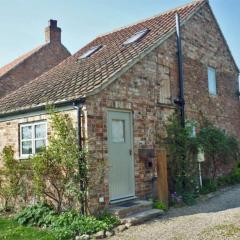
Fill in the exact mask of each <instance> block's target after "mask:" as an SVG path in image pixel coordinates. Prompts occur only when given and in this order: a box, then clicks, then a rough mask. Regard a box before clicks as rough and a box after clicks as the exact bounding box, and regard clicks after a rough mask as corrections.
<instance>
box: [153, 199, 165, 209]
mask: <svg viewBox="0 0 240 240" xmlns="http://www.w3.org/2000/svg"><path fill="white" fill-rule="evenodd" d="M153 207H154V208H156V209H160V210H164V211H166V210H167V207H166V205H165V204H164V203H163V202H161V201H154V202H153Z"/></svg>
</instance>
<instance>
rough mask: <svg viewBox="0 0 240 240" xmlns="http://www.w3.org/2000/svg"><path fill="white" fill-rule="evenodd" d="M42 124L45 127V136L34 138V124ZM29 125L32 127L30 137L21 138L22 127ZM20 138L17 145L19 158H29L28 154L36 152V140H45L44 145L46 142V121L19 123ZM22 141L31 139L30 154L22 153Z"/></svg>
mask: <svg viewBox="0 0 240 240" xmlns="http://www.w3.org/2000/svg"><path fill="white" fill-rule="evenodd" d="M41 124H44V125H45V128H46V135H45V136H46V137H45V138H36V137H35V126H36V125H41ZM28 126H31V127H32V138H31V139H24V140H23V139H22V129H23V127H28ZM19 127H20V139H19V147H20V151H19V152H20V158H21V159H26V158H29V157H30V156H33V155H34V154H36V140H45V143H46V146H47V144H48V142H47V140H48V138H47V132H48V131H47V127H48V126H47V121H37V122H31V123H22V124H20V126H19ZM24 141H31V142H32V153H31V154H23V153H22V142H24Z"/></svg>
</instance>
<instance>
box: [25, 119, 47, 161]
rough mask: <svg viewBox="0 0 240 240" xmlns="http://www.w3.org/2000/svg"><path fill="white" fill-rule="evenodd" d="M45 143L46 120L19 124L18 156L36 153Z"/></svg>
mask: <svg viewBox="0 0 240 240" xmlns="http://www.w3.org/2000/svg"><path fill="white" fill-rule="evenodd" d="M46 143H47V122H33V123H27V124H21V125H20V157H22V158H26V157H29V156H31V155H34V154H36V153H38V152H39V151H40V150H41V148H42V147H44V146H46Z"/></svg>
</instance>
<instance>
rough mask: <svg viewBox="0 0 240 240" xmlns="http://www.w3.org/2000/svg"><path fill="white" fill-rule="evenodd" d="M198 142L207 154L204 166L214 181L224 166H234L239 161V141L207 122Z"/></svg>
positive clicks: (201, 130) (202, 128)
mask: <svg viewBox="0 0 240 240" xmlns="http://www.w3.org/2000/svg"><path fill="white" fill-rule="evenodd" d="M198 141H199V143H200V145H201V146H202V148H203V150H204V152H205V156H206V162H205V163H204V165H205V166H207V167H206V168H205V169H206V170H207V172H208V174H209V175H210V176H211V178H212V180H215V179H216V177H217V175H218V173H219V171H220V168H221V167H222V166H223V165H226V164H231V163H233V164H234V163H236V162H237V160H238V159H239V143H238V140H237V139H236V138H235V137H233V136H231V135H228V134H227V133H226V132H225V131H223V130H221V129H219V128H217V127H216V126H214V125H213V124H212V123H210V122H209V121H207V120H205V121H204V124H203V126H202V127H201V129H200V131H199V133H198Z"/></svg>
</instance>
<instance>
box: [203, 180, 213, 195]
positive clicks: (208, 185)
mask: <svg viewBox="0 0 240 240" xmlns="http://www.w3.org/2000/svg"><path fill="white" fill-rule="evenodd" d="M216 191H217V183H216V182H215V181H213V180H212V179H203V186H202V188H201V189H200V193H201V194H208V193H211V192H216Z"/></svg>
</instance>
